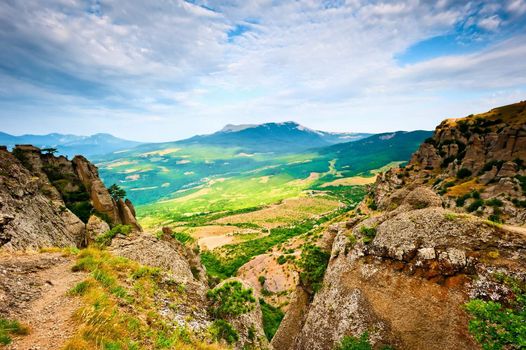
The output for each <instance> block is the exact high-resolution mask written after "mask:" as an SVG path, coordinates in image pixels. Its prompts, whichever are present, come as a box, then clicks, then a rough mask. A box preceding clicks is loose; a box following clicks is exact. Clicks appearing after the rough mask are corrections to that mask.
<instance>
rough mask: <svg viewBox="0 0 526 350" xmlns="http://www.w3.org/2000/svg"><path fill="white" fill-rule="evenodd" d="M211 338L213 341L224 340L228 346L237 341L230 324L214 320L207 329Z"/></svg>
mask: <svg viewBox="0 0 526 350" xmlns="http://www.w3.org/2000/svg"><path fill="white" fill-rule="evenodd" d="M209 331H210V333H211V334H212V338H214V339H215V340H221V339H224V340H225V341H226V342H227V343H228V344H232V343H235V342H236V341H238V340H239V335H238V334H237V332H236V330H235V329H234V327H232V325H231V324H230V323H228V322H227V321H225V320H215V321H214V322H212V325H210V328H209Z"/></svg>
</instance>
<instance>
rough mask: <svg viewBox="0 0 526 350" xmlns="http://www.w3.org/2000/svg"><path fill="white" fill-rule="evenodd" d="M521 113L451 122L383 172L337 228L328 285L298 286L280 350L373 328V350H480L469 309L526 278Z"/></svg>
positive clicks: (501, 111) (525, 130)
mask: <svg viewBox="0 0 526 350" xmlns="http://www.w3.org/2000/svg"><path fill="white" fill-rule="evenodd" d="M525 109H526V102H521V103H518V104H515V105H511V106H505V107H501V108H498V109H495V110H492V111H490V112H488V113H486V114H483V115H479V116H470V117H468V118H465V119H461V120H447V121H445V122H443V123H441V124H440V125H439V126H438V127H437V130H436V132H435V135H434V136H433V137H432V138H431V139H428V140H427V141H426V142H425V143H424V144H423V145H422V146H421V147H420V149H419V150H418V151H417V152H416V153H415V154H414V155H413V157H412V159H411V161H410V162H409V164H408V165H407V166H406V167H405V168H403V169H392V170H389V171H388V172H386V173H384V174H381V175H379V176H378V178H377V181H376V183H375V184H374V185H373V186H372V187H371V189H370V193H369V194H368V196H367V197H366V198H365V199H364V201H363V202H362V203H361V204H360V205H359V207H358V209H357V210H356V211H355V212H354V213H353V214H351V219H350V220H349V221H348V222H346V223H345V224H342V225H340V226H339V228H340V229H339V230H338V232H337V235H336V238H335V240H334V243H333V244H332V250H331V258H330V261H329V265H328V268H327V270H326V273H325V276H324V280H323V286H322V288H321V289H320V290H319V291H318V292H317V293H316V294H315V295H309V294H308V293H307V292H306V291H305V290H304V289H303V288H301V286H298V287H297V289H296V295H295V298H294V299H293V301H292V302H291V304H290V305H289V309H288V312H287V314H286V316H285V318H284V320H283V321H282V323H281V325H280V328H279V329H278V332H277V333H276V335H275V336H274V339H272V345H273V346H274V348H275V349H279V350H285V349H295V350H296V349H297V350H300V349H314V350H329V349H333V348H334V347H335V345H336V344H338V342H339V341H341V339H342V338H343V337H345V336H355V337H359V336H360V335H361V334H362V333H364V332H366V331H367V332H368V333H369V339H370V342H371V343H372V344H373V346H374V348H375V349H376V348H382V347H383V346H386V345H389V346H392V347H394V348H396V349H415V350H416V349H479V348H480V346H479V344H477V343H476V342H475V340H474V339H473V338H472V337H471V335H470V333H469V332H468V328H467V324H468V321H469V315H468V314H467V313H466V311H465V308H464V304H465V303H466V302H467V301H469V300H470V299H472V298H476V297H479V298H485V299H491V300H495V301H502V302H504V303H505V302H506V300H507V298H508V297H509V289H507V287H506V286H505V285H504V284H503V283H502V281H499V280H498V279H497V278H496V277H495V275H496V273H498V274H504V275H508V276H511V277H512V278H517V279H519V280H521V281H524V280H525V276H526V228H525V227H524V225H525V224H526V215H525V214H524V203H526V201H525V200H526V197H525V191H526V185H525V183H524V180H525V177H524V176H526V173H525V168H524V164H526V147H525V146H526V127H525V121H526V112H525ZM460 169H466V170H463V171H461V172H459V171H460ZM496 198H497V199H498V200H495V199H496ZM464 202H465V203H464ZM371 204H374V205H371ZM371 208H373V209H371ZM364 214H366V215H364ZM486 218H489V219H491V220H493V222H492V221H489V220H487V219H486ZM495 220H505V223H507V224H508V223H509V224H511V225H499V224H496V223H495V222H494V221H495Z"/></svg>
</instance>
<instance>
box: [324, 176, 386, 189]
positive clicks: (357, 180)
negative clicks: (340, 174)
mask: <svg viewBox="0 0 526 350" xmlns="http://www.w3.org/2000/svg"><path fill="white" fill-rule="evenodd" d="M375 181H376V175H375V176H370V177H364V176H353V177H345V178H343V179H336V180H334V181H331V182H327V183H324V184H323V185H321V187H322V188H323V187H328V186H364V185H369V184H372V183H374V182H375Z"/></svg>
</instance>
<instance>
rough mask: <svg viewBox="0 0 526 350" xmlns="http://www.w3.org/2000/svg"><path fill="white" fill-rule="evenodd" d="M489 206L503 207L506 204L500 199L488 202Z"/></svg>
mask: <svg viewBox="0 0 526 350" xmlns="http://www.w3.org/2000/svg"><path fill="white" fill-rule="evenodd" d="M486 204H487V205H489V206H491V207H502V205H503V204H504V203H502V201H501V200H500V199H498V198H492V199H490V200H488V201H487V202H486Z"/></svg>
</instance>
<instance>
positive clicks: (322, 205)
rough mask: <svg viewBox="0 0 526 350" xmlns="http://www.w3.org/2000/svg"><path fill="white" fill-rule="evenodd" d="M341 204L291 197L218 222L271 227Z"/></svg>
mask: <svg viewBox="0 0 526 350" xmlns="http://www.w3.org/2000/svg"><path fill="white" fill-rule="evenodd" d="M339 205H340V203H339V202H338V201H335V200H331V199H325V198H319V197H301V198H291V199H286V200H284V201H283V202H282V203H280V204H276V205H271V206H269V207H267V208H264V209H261V210H258V211H254V212H250V213H244V214H237V215H232V216H227V217H224V218H221V219H219V220H217V221H216V222H217V223H219V224H240V223H246V222H250V223H253V224H256V225H259V226H262V227H265V228H268V229H270V228H274V227H278V226H283V225H286V224H289V223H291V222H295V221H299V220H303V219H307V218H311V217H314V216H317V215H321V214H325V213H327V212H329V211H332V210H334V209H336V208H337V207H338V206H339Z"/></svg>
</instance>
